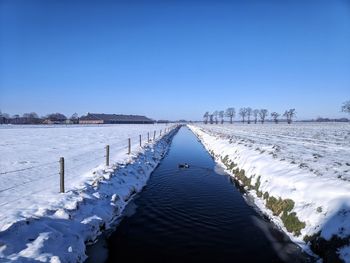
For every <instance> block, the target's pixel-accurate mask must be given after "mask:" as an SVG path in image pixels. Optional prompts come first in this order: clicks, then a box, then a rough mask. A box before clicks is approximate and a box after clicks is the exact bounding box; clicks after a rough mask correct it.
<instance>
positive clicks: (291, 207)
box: [189, 123, 350, 262]
mask: <svg viewBox="0 0 350 263" xmlns="http://www.w3.org/2000/svg"><path fill="white" fill-rule="evenodd" d="M189 127H190V129H191V130H192V131H193V132H194V133H195V134H196V135H197V136H198V138H199V139H200V140H201V141H202V143H203V144H204V145H205V147H206V148H207V150H208V151H209V152H210V153H211V154H212V155H213V157H214V158H215V159H216V160H217V161H218V162H219V163H221V164H222V165H223V166H225V167H226V170H227V171H228V172H229V173H230V174H231V175H232V176H233V177H235V178H236V179H237V180H238V181H239V182H240V183H241V184H242V185H243V186H244V187H245V189H246V190H247V191H248V192H249V193H250V194H251V195H252V196H253V197H254V200H255V203H256V204H257V206H258V207H259V208H260V209H261V210H262V211H263V212H264V213H266V214H267V215H268V216H269V217H270V218H271V219H272V220H273V221H274V222H275V223H276V224H277V225H279V226H280V227H281V228H282V229H283V230H284V231H285V232H286V233H287V234H288V235H289V236H290V237H291V239H292V240H293V241H294V242H296V243H297V244H299V245H300V246H301V247H303V248H304V249H306V250H307V251H308V250H309V251H310V249H311V251H313V252H314V253H316V254H317V255H319V256H320V257H321V258H323V259H324V260H325V262H337V261H339V260H340V259H342V260H343V261H345V262H350V246H349V245H350V242H349V241H350V182H349V180H350V173H349V171H350V159H349V156H350V140H349V138H350V125H349V124H347V123H345V124H292V125H284V124H279V125H275V124H266V125H261V124H256V125H254V124H250V125H248V124H245V125H242V124H233V125H190V126H189Z"/></svg>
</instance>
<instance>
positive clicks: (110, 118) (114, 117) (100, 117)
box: [79, 113, 154, 124]
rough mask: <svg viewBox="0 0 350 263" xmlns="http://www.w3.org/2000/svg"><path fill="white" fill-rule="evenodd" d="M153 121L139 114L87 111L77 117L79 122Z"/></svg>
mask: <svg viewBox="0 0 350 263" xmlns="http://www.w3.org/2000/svg"><path fill="white" fill-rule="evenodd" d="M153 123H154V121H153V120H151V119H149V118H147V117H145V116H140V115H120V114H103V113H102V114H101V113H88V114H87V115H86V116H82V117H80V118H79V124H153Z"/></svg>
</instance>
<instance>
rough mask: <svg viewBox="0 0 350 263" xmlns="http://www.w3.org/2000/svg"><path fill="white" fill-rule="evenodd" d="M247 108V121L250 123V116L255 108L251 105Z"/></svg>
mask: <svg viewBox="0 0 350 263" xmlns="http://www.w3.org/2000/svg"><path fill="white" fill-rule="evenodd" d="M246 110H247V122H248V124H250V116H252V113H253V110H252V108H250V107H248V108H246Z"/></svg>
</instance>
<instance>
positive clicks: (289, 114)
mask: <svg viewBox="0 0 350 263" xmlns="http://www.w3.org/2000/svg"><path fill="white" fill-rule="evenodd" d="M283 116H284V117H286V119H287V123H288V124H291V123H292V119H293V118H294V117H295V116H296V112H295V109H290V110H286V111H285V112H284V113H283Z"/></svg>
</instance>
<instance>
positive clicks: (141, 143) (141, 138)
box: [140, 134, 142, 147]
mask: <svg viewBox="0 0 350 263" xmlns="http://www.w3.org/2000/svg"><path fill="white" fill-rule="evenodd" d="M140 147H142V138H141V134H140Z"/></svg>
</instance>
